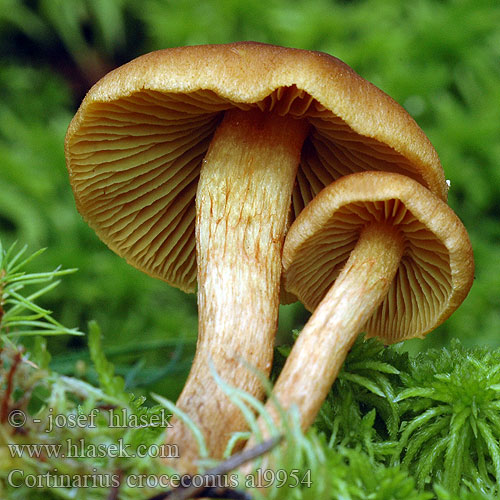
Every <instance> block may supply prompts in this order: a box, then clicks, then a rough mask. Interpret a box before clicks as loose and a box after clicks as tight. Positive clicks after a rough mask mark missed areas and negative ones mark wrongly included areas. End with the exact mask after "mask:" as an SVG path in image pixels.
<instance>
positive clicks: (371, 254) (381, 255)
mask: <svg viewBox="0 0 500 500" xmlns="http://www.w3.org/2000/svg"><path fill="white" fill-rule="evenodd" d="M403 251H404V240H403V237H402V236H401V234H400V233H399V231H398V229H397V228H395V227H393V226H391V225H388V224H384V223H372V224H370V225H368V226H366V227H365V228H364V229H363V230H362V231H361V234H360V236H359V240H358V242H357V244H356V246H355V247H354V249H353V251H352V252H351V254H350V257H349V259H348V260H347V262H346V264H345V265H344V267H343V269H342V271H341V273H340V275H339V277H338V278H337V279H336V281H335V283H334V285H333V286H332V287H331V288H330V290H329V291H328V292H327V294H326V295H325V297H324V298H323V300H322V301H321V302H320V304H319V305H318V307H317V308H316V310H315V311H314V313H313V314H312V316H311V317H310V318H309V321H308V322H307V324H306V325H305V327H304V329H303V330H302V332H301V333H300V335H299V337H298V338H297V341H296V342H295V345H294V346H293V349H292V351H291V353H290V355H289V356H288V359H287V360H286V363H285V366H284V367H283V370H282V371H281V373H280V375H279V377H278V380H277V382H276V384H275V386H274V389H273V393H272V398H270V399H269V401H268V403H267V405H266V407H267V409H268V410H269V411H270V412H271V414H272V415H273V418H274V420H275V422H279V413H278V411H277V409H276V405H275V402H274V401H277V402H278V403H279V404H280V405H281V406H282V407H283V408H285V409H288V408H290V407H291V406H292V405H293V404H295V405H297V407H298V408H299V410H300V418H301V426H302V428H303V429H304V430H305V429H307V428H308V427H309V426H310V425H311V424H312V423H313V422H314V419H315V418H316V415H317V414H318V411H319V409H320V407H321V404H322V403H323V401H324V399H325V398H326V395H327V394H328V391H329V390H330V388H331V386H332V384H333V382H334V381H335V378H336V377H337V374H338V372H339V370H340V368H341V366H342V363H343V362H344V360H345V357H346V356H347V353H348V351H349V349H350V348H351V346H352V344H353V342H354V340H355V339H356V336H357V335H358V334H359V333H360V332H361V331H362V328H363V326H364V325H365V323H366V322H367V321H368V319H369V318H370V316H371V315H372V314H373V312H374V311H375V310H376V308H377V307H378V306H379V304H380V303H381V301H382V300H383V298H384V297H385V295H386V294H387V292H388V290H389V287H390V284H391V282H392V280H393V278H394V276H395V274H396V271H397V269H398V265H399V263H400V261H401V257H402V255H403ZM261 429H263V432H265V430H264V427H263V425H261Z"/></svg>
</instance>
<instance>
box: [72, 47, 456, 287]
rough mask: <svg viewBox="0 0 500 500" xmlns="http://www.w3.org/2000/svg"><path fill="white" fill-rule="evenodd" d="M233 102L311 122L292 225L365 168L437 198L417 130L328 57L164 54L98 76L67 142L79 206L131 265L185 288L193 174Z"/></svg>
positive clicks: (191, 255) (191, 50) (432, 155)
mask: <svg viewBox="0 0 500 500" xmlns="http://www.w3.org/2000/svg"><path fill="white" fill-rule="evenodd" d="M234 107H236V108H239V109H243V110H245V109H250V108H258V109H261V110H263V111H271V110H273V111H274V112H276V113H277V114H280V115H284V114H288V115H290V116H292V117H295V118H307V120H308V121H309V122H310V133H309V136H308V137H307V139H306V141H305V144H304V146H303V149H302V157H301V162H300V166H299V170H298V173H297V184H296V187H295V189H294V192H293V196H292V201H293V203H292V209H293V214H292V219H293V218H294V217H295V216H296V215H298V213H300V211H301V210H302V209H303V208H304V206H306V205H307V204H308V202H309V201H310V200H311V199H312V198H313V197H314V196H315V195H316V194H317V193H318V192H319V191H320V190H321V189H322V188H323V187H324V186H326V185H328V184H330V183H331V182H332V181H333V180H335V179H337V178H339V177H341V176H343V175H345V174H349V173H352V172H358V171H363V170H384V171H393V172H399V173H402V174H404V175H407V176H409V177H411V178H413V179H415V180H417V181H418V182H420V183H421V184H423V185H424V186H426V187H427V188H429V189H430V190H432V191H433V192H434V193H436V195H437V196H439V197H440V198H442V199H446V195H447V186H446V182H445V179H444V176H443V172H442V169H441V165H440V163H439V159H438V157H437V154H436V152H435V150H434V149H433V147H432V145H431V144H430V142H429V141H428V139H427V138H426V136H425V134H424V133H423V132H422V131H421V129H420V128H419V127H418V126H417V125H416V123H415V122H414V120H413V119H412V118H411V117H410V116H409V115H408V113H406V111H404V109H403V108H402V107H401V106H399V105H398V104H397V103H396V102H395V101H394V100H392V99H391V98H390V97H389V96H387V95H386V94H384V93H383V92H382V91H380V90H379V89H378V88H376V87H374V86H373V85H372V84H370V83H369V82H367V81H366V80H364V79H362V78H361V77H360V76H358V75H357V74H356V73H355V72H354V71H353V70H352V69H351V68H349V67H348V66H347V65H345V64H344V63H342V62H341V61H339V60H338V59H336V58H334V57H332V56H329V55H327V54H324V53H319V52H310V51H305V50H297V49H288V48H282V47H275V46H271V45H265V44H260V43H254V42H242V43H234V44H228V45H207V46H193V47H182V48H175V49H166V50H162V51H157V52H153V53H150V54H146V55H144V56H142V57H139V58H137V59H135V60H133V61H131V62H130V63H128V64H126V65H124V66H122V67H120V68H118V69H116V70H114V71H113V72H111V73H109V74H108V75H106V76H105V77H104V78H103V79H102V80H100V81H99V82H98V83H97V84H96V85H95V86H94V87H93V88H92V89H91V90H90V91H89V93H88V94H87V96H86V98H85V99H84V101H83V103H82V105H81V106H80V109H79V110H78V113H77V114H76V115H75V117H74V119H73V121H72V122H71V124H70V127H69V129H68V133H67V135H66V142H65V151H66V159H67V166H68V170H69V173H70V178H71V183H72V186H73V191H74V195H75V199H76V204H77V207H78V209H79V211H80V213H81V214H82V216H83V217H84V219H85V220H86V221H87V222H88V223H89V225H90V226H91V227H93V228H94V230H95V231H96V233H97V234H98V235H99V237H100V238H101V239H102V240H103V241H104V242H105V243H106V244H107V245H108V246H109V247H110V248H112V249H113V250H114V251H115V252H116V253H118V254H119V255H121V256H122V257H124V258H126V259H127V261H128V262H129V263H130V264H132V265H134V266H135V267H137V268H139V269H141V270H143V271H144V272H146V273H148V274H150V275H152V276H155V277H158V278H160V279H163V280H165V281H167V282H169V283H170V284H172V285H175V286H177V287H179V288H181V289H183V290H186V291H193V290H194V288H195V284H196V254H195V236H194V234H195V205H194V198H195V194H196V187H197V182H198V177H199V173H200V167H201V163H202V161H203V158H204V156H205V154H206V152H207V149H208V146H209V144H210V141H211V138H212V136H213V134H214V132H215V130H216V128H217V126H218V124H219V123H220V121H221V117H222V114H223V113H224V111H226V110H228V109H230V108H234Z"/></svg>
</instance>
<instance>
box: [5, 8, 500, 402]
mask: <svg viewBox="0 0 500 500" xmlns="http://www.w3.org/2000/svg"><path fill="white" fill-rule="evenodd" d="M238 40H256V41H261V42H269V43H274V44H278V45H285V46H291V47H297V48H303V49H314V50H321V51H325V52H328V53H330V54H333V55H335V56H337V57H339V58H341V59H342V60H344V61H345V62H346V63H347V64H349V65H350V66H352V67H353V68H354V69H355V70H356V71H357V72H358V73H360V74H361V75H362V76H363V77H365V78H366V79H368V80H370V81H371V82H373V83H374V84H375V85H377V86H379V87H380V88H382V89H383V90H384V91H385V92H387V93H388V94H389V95H391V96H392V97H393V98H395V99H396V100H397V101H398V102H399V103H400V104H402V105H403V106H404V107H405V108H406V109H407V110H408V111H409V112H410V114H411V115H412V116H413V117H414V118H415V119H416V121H417V122H418V123H419V125H420V126H421V127H422V128H423V129H424V131H425V132H426V133H427V135H428V136H429V137H430V139H431V141H432V142H433V144H434V146H435V147H436V149H437V151H438V153H439V155H440V157H441V160H442V163H443V166H444V169H445V172H446V176H447V178H448V179H450V181H451V190H450V198H449V202H450V204H451V206H452V207H453V208H454V210H455V211H456V212H457V213H458V214H459V216H460V217H461V218H462V220H463V221H464V223H465V225H466V227H467V228H468V230H469V232H470V236H471V240H472V243H473V246H474V250H475V258H476V281H475V283H474V286H473V288H472V291H471V293H470V295H469V297H468V298H467V299H466V301H465V303H464V304H463V305H462V306H461V308H460V309H459V310H458V311H457V312H456V313H455V314H454V315H453V316H452V317H451V318H450V319H449V320H448V321H447V322H446V323H445V324H444V325H442V326H441V327H440V328H439V329H438V330H437V331H436V332H433V333H432V334H431V335H429V336H428V337H427V338H426V340H425V341H412V342H411V343H409V345H408V346H407V348H408V349H411V350H420V349H425V348H426V347H428V346H430V345H433V346H436V345H446V344H447V343H448V342H449V339H450V338H451V337H455V336H456V337H460V338H461V339H462V340H463V342H464V343H465V344H468V345H471V344H476V343H477V344H489V345H492V346H493V345H495V346H500V301H499V297H500V245H499V242H500V208H499V206H500V2H498V0H412V1H411V2H402V1H400V0H343V1H338V0H337V1H335V0H266V1H261V0H245V1H243V0H172V1H169V0H26V1H21V0H0V189H1V191H0V238H1V239H2V241H3V243H4V245H5V246H6V245H7V244H8V243H11V242H13V241H16V240H17V241H19V242H20V243H23V244H24V243H27V244H28V245H29V248H30V249H31V250H36V249H38V248H40V247H48V249H47V251H46V252H45V253H44V254H43V256H42V257H39V258H38V259H37V261H36V268H37V269H38V270H42V269H43V270H48V269H51V268H55V267H56V266H57V265H59V264H61V265H62V266H63V267H66V268H70V267H77V268H78V269H79V271H78V272H77V273H75V274H73V275H71V276H69V277H66V278H65V279H64V280H63V282H62V284H61V285H60V286H59V287H58V288H57V289H56V290H55V291H54V292H52V293H51V295H50V297H48V298H47V299H46V300H45V302H44V303H43V305H44V306H45V307H48V308H50V309H52V310H53V311H54V314H55V317H56V318H57V319H58V320H60V321H61V322H62V323H63V324H65V325H66V326H69V327H73V326H78V327H80V328H81V329H82V330H83V331H86V329H87V322H88V321H89V320H91V319H96V320H97V321H98V322H99V324H100V326H101V328H102V330H103V332H104V333H105V344H106V346H107V352H108V354H109V355H110V357H111V359H112V360H113V361H114V362H115V364H116V365H117V367H118V369H119V370H121V372H122V373H123V374H124V375H125V376H126V380H127V384H128V385H129V387H130V388H131V389H134V390H135V391H141V390H146V389H147V390H155V391H156V392H159V393H161V394H163V395H166V396H167V397H171V398H175V396H176V394H177V393H178V391H179V389H180V387H182V384H183V381H184V378H185V376H186V373H187V370H188V368H189V364H190V360H191V357H192V355H193V352H194V342H195V338H196V330H197V324H196V323H197V320H196V299H195V297H194V296H193V295H191V296H186V295H184V294H183V293H181V292H179V291H178V290H175V289H173V288H170V287H169V286H167V285H166V284H164V283H162V282H159V281H156V280H153V279H152V278H149V277H147V276H145V275H142V274H141V273H140V272H138V271H136V270H135V269H132V268H131V267H130V266H128V265H126V263H125V262H124V261H123V260H122V259H120V258H119V257H117V256H115V255H114V254H113V253H112V252H111V251H110V250H108V249H107V248H106V247H105V246H104V245H103V244H102V243H101V242H100V241H99V240H98V239H97V237H96V236H95V235H94V233H93V232H92V231H91V230H90V229H89V228H88V227H87V225H86V224H85V223H84V222H83V221H82V219H81V217H80V216H79V214H78V213H77V211H76V209H75V205H74V201H73V197H72V194H71V190H70V187H69V182H68V178H67V173H66V168H65V162H64V153H63V142H64V135H65V131H66V128H67V126H68V123H69V121H70V119H71V117H72V115H73V114H74V112H75V111H76V109H77V107H78V105H79V102H80V101H81V99H82V98H83V96H84V94H85V92H86V91H87V90H88V88H89V87H90V86H91V85H92V84H93V83H94V82H95V81H96V80H97V79H98V78H99V77H101V76H102V75H103V74H104V73H106V72H107V71H109V70H110V69H112V68H114V67H116V66H118V65H120V64H122V63H124V62H126V61H128V60H130V59H132V58H134V57H135V56H138V55H140V54H142V53H145V52H148V51H151V50H155V49H159V48H165V47H173V46H180V45H188V44H198V43H224V42H231V41H238ZM306 318H307V314H306V313H305V311H304V310H303V309H302V307H301V306H300V305H293V306H287V307H283V308H282V312H281V317H280V334H279V339H280V342H286V341H287V340H289V338H290V332H291V330H292V328H300V327H301V326H302V325H303V323H304V321H305V320H306ZM249 334H251V332H249ZM52 351H53V353H54V359H53V365H52V366H53V367H54V368H55V369H56V370H58V371H60V372H63V373H74V371H75V370H76V371H77V372H78V374H79V375H83V376H86V377H88V378H92V373H91V372H90V371H89V369H88V368H87V364H86V362H85V360H86V359H88V357H87V355H86V345H85V340H82V339H81V338H74V339H70V340H68V339H57V340H54V341H53V343H52Z"/></svg>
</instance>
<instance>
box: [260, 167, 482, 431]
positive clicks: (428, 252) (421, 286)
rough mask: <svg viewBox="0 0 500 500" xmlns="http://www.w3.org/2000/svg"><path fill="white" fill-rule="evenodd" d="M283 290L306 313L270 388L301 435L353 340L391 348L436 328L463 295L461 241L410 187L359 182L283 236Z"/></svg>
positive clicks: (469, 274) (388, 180)
mask: <svg viewBox="0 0 500 500" xmlns="http://www.w3.org/2000/svg"><path fill="white" fill-rule="evenodd" d="M283 269H284V271H283V272H284V285H285V287H286V289H287V290H288V291H289V292H292V293H293V294H294V295H295V296H296V297H298V298H299V299H300V300H301V301H302V302H303V303H304V305H305V306H306V308H307V309H308V310H310V311H314V312H313V314H312V316H311V317H310V318H309V320H308V322H307V323H306V325H305V327H304V329H303V330H302V332H301V333H300V335H299V336H298V338H297V340H296V342H295V344H294V346H293V348H292V351H291V353H290V355H289V357H288V358H287V360H286V363H285V365H284V367H283V370H282V371H281V373H280V375H279V377H278V380H277V382H276V384H275V386H274V388H273V395H274V398H275V399H274V398H270V400H269V402H268V408H269V410H270V411H271V412H272V413H273V414H274V415H275V417H276V418H277V416H278V415H277V410H276V409H275V401H276V400H277V401H278V402H279V403H280V404H281V405H282V407H284V408H289V407H291V405H293V404H295V405H297V407H298V408H299V410H300V414H301V425H302V427H303V428H304V429H306V428H307V427H308V426H309V425H311V424H312V423H313V421H314V418H315V417H316V415H317V413H318V411H319V409H320V406H321V404H322V403H323V401H324V399H325V397H326V395H327V393H328V391H329V389H330V387H331V386H332V384H333V382H334V380H335V378H336V376H337V374H338V372H339V370H340V368H341V366H342V363H343V361H344V359H345V357H346V355H347V352H348V351H349V349H350V347H351V345H352V343H353V342H354V340H355V338H356V336H357V335H358V334H359V333H360V332H361V331H365V332H366V334H367V336H368V337H379V338H380V339H381V340H383V341H384V343H387V344H391V343H394V342H399V341H401V340H404V339H409V338H414V337H420V338H421V337H423V336H424V335H425V334H426V333H428V332H430V331H431V330H433V329H434V328H436V327H437V326H438V325H440V324H441V323H442V322H443V321H445V320H446V319H447V318H448V317H449V316H450V315H451V314H452V313H453V311H455V309H456V308H457V307H458V306H459V305H460V304H461V303H462V301H463V300H464V299H465V297H466V295H467V293H468V292H469V289H470V287H471V285H472V280H473V273H474V262H473V255H472V248H471V245H470V241H469V237H468V235H467V232H466V230H465V228H464V226H463V224H462V223H461V221H460V220H459V218H458V217H457V216H456V214H455V213H454V212H453V210H452V209H451V208H450V207H449V206H448V205H447V204H446V203H445V202H443V201H442V200H441V199H439V198H438V197H437V196H436V195H434V194H432V193H431V192H430V191H429V190H427V189H426V188H425V187H423V186H422V185H421V184H419V183H418V182H415V181H414V180H413V179H410V178H408V177H405V176H403V175H400V174H395V173H387V172H362V173H356V174H351V175H348V176H345V177H342V178H341V179H339V180H337V181H336V182H334V183H333V184H331V185H330V186H328V187H326V188H325V189H323V190H322V191H321V192H320V193H319V194H318V195H317V196H316V198H315V199H314V200H313V201H312V202H311V203H309V205H308V206H307V207H306V208H305V209H304V210H303V211H302V212H301V214H300V215H299V216H298V217H297V219H296V220H295V222H294V223H293V224H292V226H291V227H290V230H289V231H288V234H287V237H286V239H285V244H284V249H283Z"/></svg>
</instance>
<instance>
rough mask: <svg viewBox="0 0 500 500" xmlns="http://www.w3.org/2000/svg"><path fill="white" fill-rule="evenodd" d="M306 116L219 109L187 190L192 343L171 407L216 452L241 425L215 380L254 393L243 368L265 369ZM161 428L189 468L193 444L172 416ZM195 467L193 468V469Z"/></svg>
mask: <svg viewBox="0 0 500 500" xmlns="http://www.w3.org/2000/svg"><path fill="white" fill-rule="evenodd" d="M307 129H308V125H307V123H306V122H304V121H301V120H297V119H294V118H291V117H282V116H279V115H277V114H274V113H264V112H261V111H259V110H250V111H241V110H231V111H228V112H226V114H225V117H224V119H223V121H222V123H221V124H220V125H219V128H218V129H217V132H216V133H215V135H214V138H213V140H212V142H211V145H210V148H209V150H208V153H207V155H206V158H205V160H204V163H203V166H202V171H201V175H200V181H199V184H198V192H197V196H196V213H197V215H196V217H197V218H196V241H197V259H198V286H199V289H198V310H199V332H198V344H197V348H196V355H195V358H194V362H193V366H192V368H191V372H190V374H189V377H188V380H187V382H186V385H185V387H184V389H183V391H182V394H181V395H180V397H179V399H178V401H177V406H178V407H179V408H180V409H182V410H183V411H184V412H186V413H187V414H188V415H189V416H190V417H191V418H192V419H193V420H194V422H195V423H196V424H197V425H198V427H199V428H200V429H201V430H202V433H203V435H204V437H205V440H206V444H207V448H208V450H209V452H210V454H211V456H215V457H220V456H222V453H223V451H224V449H225V447H226V444H227V442H228V439H229V437H230V435H231V433H233V432H235V431H242V430H245V429H246V423H245V420H244V418H243V415H242V414H241V412H240V410H239V409H238V408H237V407H236V406H235V405H233V404H232V403H231V402H230V400H229V398H228V397H227V396H226V395H225V394H224V393H223V391H222V390H221V389H220V388H219V387H218V385H217V383H216V382H215V380H214V378H213V377H212V375H211V373H210V363H212V364H213V367H214V369H215V371H216V372H217V373H218V374H219V375H220V377H221V378H222V379H223V380H224V381H225V382H226V383H228V384H229V385H231V386H235V387H238V388H240V389H243V390H244V391H246V392H248V393H250V394H252V395H253V396H255V397H256V398H259V399H262V398H263V396H264V394H263V388H262V387H261V384H260V383H259V380H258V378H257V377H256V376H255V374H254V373H252V371H251V370H250V369H249V367H252V368H254V369H257V370H258V371H260V372H262V373H264V374H266V375H268V374H269V372H270V369H271V364H272V354H273V341H274V336H275V332H276V328H277V318H278V307H279V287H280V274H281V252H282V247H283V240H284V235H285V231H286V229H287V218H288V212H289V209H290V204H291V194H292V189H293V184H294V181H295V176H296V172H297V168H298V164H299V160H300V151H301V148H302V144H303V142H304V140H305V137H306V134H307ZM171 431H172V432H170V433H169V434H168V436H167V439H168V441H169V442H170V443H175V444H177V445H178V446H179V454H180V455H181V457H180V460H179V461H178V462H177V463H176V464H175V467H176V468H177V469H181V470H182V469H184V470H187V471H189V469H191V470H193V467H194V466H193V463H194V462H195V460H196V458H197V457H198V447H197V445H196V442H195V441H194V438H193V436H192V435H191V434H190V431H189V430H188V429H187V428H186V427H185V426H184V425H183V424H182V423H181V422H178V421H175V422H173V428H172V429H171ZM194 469H195V468H194Z"/></svg>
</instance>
